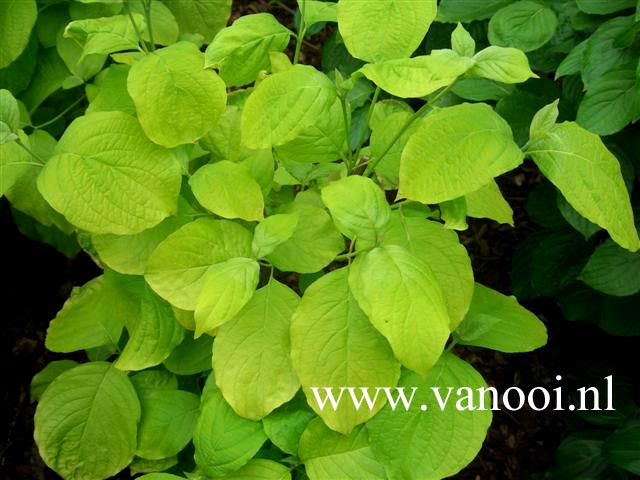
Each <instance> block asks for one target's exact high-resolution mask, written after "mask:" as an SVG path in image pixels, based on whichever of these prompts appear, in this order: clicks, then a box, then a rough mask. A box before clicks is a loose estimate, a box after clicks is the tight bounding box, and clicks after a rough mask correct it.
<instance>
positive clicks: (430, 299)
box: [349, 245, 450, 376]
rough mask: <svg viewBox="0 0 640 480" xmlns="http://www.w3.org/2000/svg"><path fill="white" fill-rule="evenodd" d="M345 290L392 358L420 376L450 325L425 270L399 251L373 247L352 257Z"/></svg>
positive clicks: (437, 287)
mask: <svg viewBox="0 0 640 480" xmlns="http://www.w3.org/2000/svg"><path fill="white" fill-rule="evenodd" d="M349 286H350V287H351V291H352V292H353V296H354V297H355V298H356V300H357V301H358V304H359V305H360V308H362V310H363V311H364V312H365V313H366V314H367V317H369V320H370V321H371V323H373V326H374V327H376V328H377V329H378V331H380V333H382V335H384V336H385V337H386V338H387V340H388V341H389V343H390V344H391V348H392V349H393V353H394V354H395V356H396V358H397V359H398V360H400V362H401V363H402V364H403V365H404V366H405V367H407V368H409V369H411V370H414V371H416V372H418V373H419V374H420V375H423V376H424V375H426V374H427V373H428V372H429V370H430V369H431V367H433V365H434V364H435V363H436V361H437V360H438V358H439V357H440V354H441V353H442V350H443V348H444V344H445V342H446V341H447V338H448V337H449V323H450V320H449V314H448V311H447V306H446V304H445V301H444V297H443V294H442V288H441V286H440V284H439V283H438V280H437V278H436V277H435V275H434V274H433V272H432V271H431V269H430V268H429V266H428V265H427V264H426V263H425V262H424V261H423V260H422V259H420V258H419V257H417V256H415V255H413V254H411V253H410V252H409V251H408V250H407V249H405V248H403V247H400V246H397V245H389V246H385V247H379V248H376V249H374V250H371V251H370V252H367V253H365V254H362V255H360V256H358V257H357V258H356V260H355V262H354V263H353V264H352V267H351V271H350V273H349Z"/></svg>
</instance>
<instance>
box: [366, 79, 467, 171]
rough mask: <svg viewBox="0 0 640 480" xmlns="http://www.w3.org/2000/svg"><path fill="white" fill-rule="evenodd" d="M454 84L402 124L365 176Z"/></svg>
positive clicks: (368, 168) (369, 166)
mask: <svg viewBox="0 0 640 480" xmlns="http://www.w3.org/2000/svg"><path fill="white" fill-rule="evenodd" d="M454 84H455V82H454V83H452V84H451V85H449V86H448V87H446V88H443V89H442V90H441V91H440V93H438V94H437V95H436V96H435V97H433V98H432V99H431V100H429V101H428V102H427V103H425V104H424V105H423V106H422V107H420V109H419V110H418V111H417V112H415V113H414V114H413V115H412V116H411V118H410V119H409V120H407V122H406V123H405V124H404V125H403V126H402V128H401V129H400V130H399V131H398V133H397V134H396V135H395V137H393V140H391V143H389V145H388V146H387V148H385V150H384V151H383V152H382V154H381V155H380V156H379V157H378V158H376V159H374V160H373V161H372V162H371V163H369V165H368V166H367V169H366V170H365V172H364V176H365V177H368V176H369V175H371V174H372V173H373V171H374V170H375V168H376V167H377V166H378V164H379V163H380V162H381V161H382V159H383V158H384V157H385V156H386V155H387V154H388V153H389V151H391V149H392V148H393V146H394V145H395V144H396V142H397V141H398V140H400V137H402V135H404V133H405V132H406V131H407V129H408V128H409V127H410V126H411V125H413V122H415V121H416V120H417V119H418V118H420V117H422V114H424V113H425V112H426V111H427V110H428V109H429V108H431V107H432V106H433V105H435V104H436V103H437V102H438V100H440V99H441V98H442V97H444V96H445V95H446V94H447V93H449V90H451V87H453V85H454Z"/></svg>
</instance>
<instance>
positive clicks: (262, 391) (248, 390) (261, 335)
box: [213, 279, 300, 420]
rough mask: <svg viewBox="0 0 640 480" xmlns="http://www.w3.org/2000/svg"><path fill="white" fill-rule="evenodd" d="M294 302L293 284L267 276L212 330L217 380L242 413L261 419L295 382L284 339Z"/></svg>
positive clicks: (291, 391) (293, 389) (287, 397)
mask: <svg viewBox="0 0 640 480" xmlns="http://www.w3.org/2000/svg"><path fill="white" fill-rule="evenodd" d="M298 302H299V298H298V295H296V293H295V292H294V291H293V290H291V289H290V288H289V287H287V286H285V285H283V284H282V283H279V282H278V281H276V280H273V279H271V280H270V281H269V283H268V284H267V285H266V286H264V287H262V288H261V289H260V290H258V291H257V292H256V293H255V294H254V295H253V297H252V298H251V300H249V302H248V303H247V304H246V305H245V306H244V308H242V310H240V312H238V314H237V315H236V316H235V317H234V319H233V320H231V321H230V322H228V323H227V324H225V325H223V326H222V327H221V328H220V329H219V331H218V334H217V335H216V339H215V343H214V347H213V368H214V370H215V372H216V383H217V385H218V387H220V390H221V391H222V394H223V395H224V397H225V399H226V400H227V402H229V404H230V405H231V407H233V409H234V410H235V412H236V413H237V414H238V415H240V416H241V417H244V418H249V419H251V420H260V419H261V418H263V417H265V416H266V415H268V414H269V413H271V411H273V410H274V409H275V408H277V407H279V406H280V405H282V404H283V403H285V402H287V401H289V400H291V398H292V397H293V396H294V395H295V393H296V391H297V390H298V388H299V387H300V383H299V382H298V379H297V378H296V374H295V372H294V371H293V366H292V364H291V355H290V354H291V345H290V340H289V327H290V322H291V316H292V315H293V312H294V310H295V309H296V307H297V305H298Z"/></svg>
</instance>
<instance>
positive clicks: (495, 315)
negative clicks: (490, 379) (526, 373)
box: [455, 283, 547, 353]
mask: <svg viewBox="0 0 640 480" xmlns="http://www.w3.org/2000/svg"><path fill="white" fill-rule="evenodd" d="M455 337H456V339H457V340H458V342H459V343H461V344H463V345H473V346H475V347H484V348H490V349H492V350H498V351H500V352H505V353H516V352H530V351H532V350H535V349H536V348H540V347H542V346H544V345H545V344H546V343H547V329H546V327H545V326H544V323H542V322H541V321H540V320H538V318H537V317H536V316H535V315H534V314H533V313H531V312H530V311H529V310H527V309H525V308H524V307H522V306H520V304H519V303H518V301H517V300H516V298H515V297H507V296H505V295H502V294H501V293H499V292H496V291H495V290H492V289H491V288H487V287H485V286H483V285H480V284H479V283H476V286H475V289H474V291H473V300H472V302H471V308H470V309H469V312H468V313H467V316H466V317H465V319H464V321H463V322H462V324H460V326H459V327H458V329H457V330H456V332H455Z"/></svg>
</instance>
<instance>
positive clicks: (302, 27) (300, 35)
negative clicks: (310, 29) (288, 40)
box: [293, 0, 307, 65]
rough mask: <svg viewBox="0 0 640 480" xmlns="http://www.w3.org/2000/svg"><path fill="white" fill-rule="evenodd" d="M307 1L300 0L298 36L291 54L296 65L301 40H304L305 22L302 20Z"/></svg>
mask: <svg viewBox="0 0 640 480" xmlns="http://www.w3.org/2000/svg"><path fill="white" fill-rule="evenodd" d="M306 4H307V1H306V0H302V5H301V6H300V28H299V29H298V37H297V38H296V51H295V53H294V54H293V64H294V65H297V64H298V62H299V61H300V51H301V50H302V42H303V41H304V36H305V34H306V33H307V24H306V23H305V21H304V12H305V7H306Z"/></svg>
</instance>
